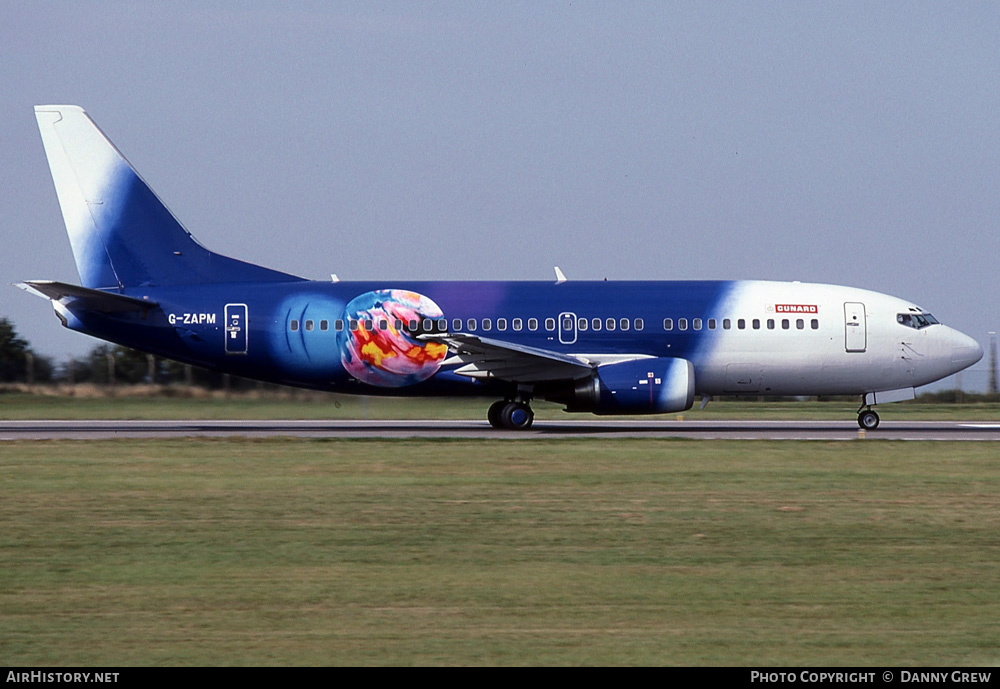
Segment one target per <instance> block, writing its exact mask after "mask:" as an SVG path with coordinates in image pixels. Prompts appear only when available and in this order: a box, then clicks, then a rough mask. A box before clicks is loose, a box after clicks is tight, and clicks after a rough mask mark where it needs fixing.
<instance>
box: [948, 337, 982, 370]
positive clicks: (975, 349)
mask: <svg viewBox="0 0 1000 689" xmlns="http://www.w3.org/2000/svg"><path fill="white" fill-rule="evenodd" d="M951 340H952V342H951V364H952V368H954V369H955V372H956V373H957V372H958V371H961V370H962V369H965V368H968V367H969V366H972V365H973V364H974V363H976V362H978V361H979V360H980V359H982V358H983V348H982V347H981V346H980V345H979V343H978V342H976V341H975V340H973V339H972V338H971V337H969V336H968V335H965V334H963V333H960V332H958V331H957V330H952V331H951Z"/></svg>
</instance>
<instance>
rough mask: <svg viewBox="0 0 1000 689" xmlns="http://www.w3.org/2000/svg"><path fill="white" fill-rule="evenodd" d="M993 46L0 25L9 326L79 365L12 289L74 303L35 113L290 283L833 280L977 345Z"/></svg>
mask: <svg viewBox="0 0 1000 689" xmlns="http://www.w3.org/2000/svg"><path fill="white" fill-rule="evenodd" d="M998 36H1000V5H998V4H997V3H992V2H982V3H968V2H966V3H961V2H959V3H941V2H931V3H921V2H909V1H908V2H879V3H871V2H850V3H835V2H815V3H803V2H761V3H752V2H736V3H725V2H717V1H713V2H680V3H671V2H651V3H643V2H618V1H616V2H580V0H573V1H572V2H541V1H537V2H525V3H518V2H454V3H435V2H402V3H375V2H360V3H335V2H292V1H285V2H280V3H279V2H246V1H244V2H238V3H236V2H233V3H223V2H183V1H179V0H170V1H167V2H136V1H134V0H130V1H128V2H80V1H75V2H43V1H40V0H36V1H25V2H11V1H9V0H0V103H2V112H3V114H4V118H3V123H4V127H3V131H2V132H0V140H2V146H0V150H2V152H3V155H2V157H0V218H2V230H0V231H2V237H3V245H2V250H0V282H2V283H4V286H0V315H7V316H9V317H11V318H12V319H13V320H14V322H15V324H16V326H17V328H18V330H19V331H20V332H21V334H22V335H24V336H25V337H27V338H28V339H29V340H30V341H31V343H32V344H33V345H34V347H35V348H36V349H37V350H39V351H41V352H42V353H45V354H49V355H53V356H56V357H58V358H62V357H64V356H65V355H66V354H68V353H74V354H77V355H80V354H83V353H85V352H86V351H88V350H89V349H90V348H91V347H92V346H93V345H94V344H95V343H96V341H94V340H91V339H90V338H87V337H85V336H83V335H79V334H76V333H70V332H68V331H66V330H64V329H63V328H61V327H60V326H59V323H58V321H57V320H56V318H55V316H54V315H53V313H52V310H51V308H50V307H49V306H48V305H47V304H45V303H44V302H43V301H41V300H39V299H37V298H34V297H32V296H31V295H28V294H26V293H24V292H21V291H19V290H17V289H15V288H13V287H10V286H6V283H13V282H17V281H19V280H23V279H54V280H62V281H67V282H74V283H75V282H78V276H77V274H76V269H75V265H74V263H73V259H72V255H71V253H70V247H69V241H68V240H67V238H66V234H65V231H64V228H63V224H62V219H61V216H60V214H59V207H58V204H57V201H56V196H55V192H54V189H53V186H52V181H51V178H50V177H49V172H48V167H47V165H46V162H45V155H44V152H43V150H42V145H41V140H40V138H39V135H38V131H37V128H36V125H35V120H34V115H33V112H32V106H33V105H36V104H51V103H72V104H78V105H81V106H83V107H84V108H85V109H86V110H87V111H88V112H89V114H90V115H91V117H92V118H94V120H95V121H96V122H97V123H98V124H99V125H100V126H101V128H102V129H103V130H104V131H105V133H106V134H108V136H109V137H110V138H111V139H112V140H113V141H114V142H115V144H116V145H117V146H118V148H119V149H120V150H121V151H122V152H123V153H124V154H125V156H126V157H127V158H128V159H129V160H130V161H131V162H132V164H133V165H134V166H135V167H136V169H137V170H138V171H139V173H140V174H141V175H142V176H143V177H144V178H145V179H146V181H147V182H149V183H150V185H151V186H152V187H153V188H154V189H155V190H156V191H157V193H158V194H159V196H160V197H161V198H162V199H163V200H164V201H165V202H166V204H167V205H168V206H169V207H170V208H171V209H172V210H173V212H174V213H175V215H177V216H178V218H179V219H180V220H181V222H182V223H184V225H185V226H186V227H187V228H188V229H189V230H190V231H191V232H192V233H193V234H194V235H195V236H196V237H197V238H198V239H199V240H200V241H201V242H202V243H203V244H205V245H206V246H208V247H209V248H211V249H213V250H215V251H219V252H221V253H224V254H228V255H232V256H236V257H239V258H243V259H248V260H251V261H253V262H258V263H264V264H267V265H269V266H272V267H275V268H278V269H281V270H284V271H288V272H292V273H295V274H298V275H302V276H305V277H315V278H321V279H328V276H329V274H330V273H338V274H339V275H340V277H341V278H342V279H375V278H390V279H404V278H418V279H438V278H454V279H546V280H547V279H550V278H552V277H553V272H552V266H554V265H559V266H560V267H561V268H562V269H563V271H564V272H565V273H566V274H567V276H568V277H569V278H570V279H600V278H604V277H607V278H609V279H626V278H627V279H651V280H652V279H704V278H710V279H715V278H720V279H729V278H764V279H769V280H802V281H811V282H831V283H836V284H846V285H853V286H858V287H865V288H869V289H874V290H876V291H880V292H886V293H889V294H894V295H896V296H900V297H904V298H906V299H910V300H913V301H915V302H916V303H918V304H920V305H921V306H923V307H924V308H927V309H928V310H930V311H931V312H932V313H934V315H935V316H937V317H938V318H939V319H940V320H942V321H943V322H946V323H948V324H949V325H953V326H955V327H957V328H958V329H960V330H962V331H964V332H966V333H968V334H969V335H972V336H973V337H975V338H976V339H978V340H979V341H980V342H981V343H982V344H983V345H984V347H985V346H986V343H987V331H989V330H997V329H998V328H1000V300H998V296H997V295H998V294H1000V268H998V259H1000V238H998V229H1000V223H998V217H1000V193H998V190H997V186H998V182H1000V89H998V88H997V84H1000V39H998ZM980 378H981V380H979V379H980ZM963 384H964V385H965V386H966V387H985V385H986V362H985V360H984V361H983V362H981V363H980V364H978V365H977V367H976V368H975V369H974V371H973V372H969V373H966V374H965V380H964V381H963Z"/></svg>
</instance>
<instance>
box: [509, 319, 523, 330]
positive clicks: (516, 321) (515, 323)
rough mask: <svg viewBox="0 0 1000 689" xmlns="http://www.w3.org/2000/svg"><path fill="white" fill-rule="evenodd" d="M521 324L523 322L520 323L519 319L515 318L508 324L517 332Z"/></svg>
mask: <svg viewBox="0 0 1000 689" xmlns="http://www.w3.org/2000/svg"><path fill="white" fill-rule="evenodd" d="M523 323H524V321H522V320H521V319H520V318H515V319H514V320H512V321H511V322H510V325H511V327H512V328H514V330H518V331H519V330H521V328H522V327H523V325H522V324H523Z"/></svg>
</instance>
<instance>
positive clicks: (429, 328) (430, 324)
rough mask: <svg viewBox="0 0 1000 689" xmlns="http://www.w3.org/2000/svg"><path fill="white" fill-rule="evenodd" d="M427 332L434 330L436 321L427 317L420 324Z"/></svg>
mask: <svg viewBox="0 0 1000 689" xmlns="http://www.w3.org/2000/svg"><path fill="white" fill-rule="evenodd" d="M420 325H421V327H422V329H423V331H424V332H425V333H429V332H431V331H432V330H434V321H432V320H431V319H430V318H425V319H424V322H423V323H421V324H420Z"/></svg>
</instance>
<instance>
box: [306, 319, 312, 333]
mask: <svg viewBox="0 0 1000 689" xmlns="http://www.w3.org/2000/svg"><path fill="white" fill-rule="evenodd" d="M312 329H313V322H312V321H306V332H312Z"/></svg>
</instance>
